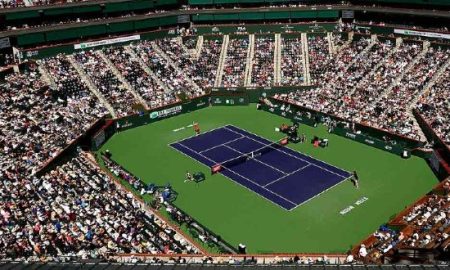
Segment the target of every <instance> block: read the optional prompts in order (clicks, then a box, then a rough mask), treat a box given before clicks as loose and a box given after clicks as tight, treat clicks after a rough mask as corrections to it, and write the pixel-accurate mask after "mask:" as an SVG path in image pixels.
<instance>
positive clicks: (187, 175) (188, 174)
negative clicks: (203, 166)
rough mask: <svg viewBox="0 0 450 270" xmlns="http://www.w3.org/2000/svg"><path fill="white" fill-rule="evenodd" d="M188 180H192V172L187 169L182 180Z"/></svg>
mask: <svg viewBox="0 0 450 270" xmlns="http://www.w3.org/2000/svg"><path fill="white" fill-rule="evenodd" d="M190 181H194V177H193V176H192V173H190V172H189V171H186V179H185V180H184V182H185V183H186V182H190Z"/></svg>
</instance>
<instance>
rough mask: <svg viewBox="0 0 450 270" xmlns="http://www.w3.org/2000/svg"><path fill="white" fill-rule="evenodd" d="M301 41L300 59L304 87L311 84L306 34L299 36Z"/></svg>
mask: <svg viewBox="0 0 450 270" xmlns="http://www.w3.org/2000/svg"><path fill="white" fill-rule="evenodd" d="M301 41H302V55H303V57H302V59H303V61H302V62H303V78H305V85H310V84H311V74H310V73H309V49H308V38H307V36H306V33H302V34H301Z"/></svg>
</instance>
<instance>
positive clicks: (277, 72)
mask: <svg viewBox="0 0 450 270" xmlns="http://www.w3.org/2000/svg"><path fill="white" fill-rule="evenodd" d="M273 65H274V67H273V72H274V84H275V85H279V84H280V82H281V34H279V33H278V34H275V51H274V54H273Z"/></svg>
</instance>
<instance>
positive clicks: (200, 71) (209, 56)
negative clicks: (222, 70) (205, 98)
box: [156, 38, 222, 89]
mask: <svg viewBox="0 0 450 270" xmlns="http://www.w3.org/2000/svg"><path fill="white" fill-rule="evenodd" d="M156 43H157V44H158V46H159V47H160V48H161V50H162V51H164V52H165V54H166V55H167V56H168V57H169V58H170V59H171V60H172V61H173V62H174V63H175V64H176V65H177V66H178V67H179V68H180V69H181V70H182V71H183V72H184V74H186V75H187V76H189V77H190V78H191V79H192V80H193V81H194V82H195V83H196V84H197V85H198V86H199V87H201V88H202V89H207V88H211V87H213V86H214V82H215V80H216V73H217V67H218V65H219V56H220V51H221V48H222V41H221V40H217V39H212V40H206V41H204V43H203V46H202V49H201V51H200V55H199V57H198V59H194V58H193V57H191V54H190V52H189V51H186V50H185V49H184V48H183V47H182V45H181V44H179V41H178V40H177V39H175V38H173V39H159V40H157V41H156ZM194 48H195V46H194ZM188 50H189V49H188Z"/></svg>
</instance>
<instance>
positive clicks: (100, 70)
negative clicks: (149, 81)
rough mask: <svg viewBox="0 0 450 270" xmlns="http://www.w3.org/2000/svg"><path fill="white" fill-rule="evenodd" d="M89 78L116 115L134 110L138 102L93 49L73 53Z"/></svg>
mask: <svg viewBox="0 0 450 270" xmlns="http://www.w3.org/2000/svg"><path fill="white" fill-rule="evenodd" d="M74 58H75V60H76V61H77V62H78V63H79V64H80V66H81V67H82V69H83V70H84V72H85V73H86V74H87V75H88V78H89V80H91V81H92V83H93V84H94V85H95V86H96V87H97V89H98V90H99V91H100V93H101V94H102V95H103V96H104V97H105V99H106V100H107V102H109V103H110V104H111V106H112V107H113V108H114V111H115V112H116V115H117V116H118V117H122V116H126V115H128V114H132V113H134V112H135V109H134V106H135V105H136V104H138V103H139V101H138V100H136V99H135V97H134V96H133V94H132V93H131V92H130V91H129V89H127V88H126V87H125V85H124V84H122V83H121V82H120V81H119V79H118V78H117V77H116V75H115V74H114V73H113V72H112V70H111V69H110V68H109V66H108V64H107V63H106V62H105V61H104V60H103V59H102V58H101V57H100V56H99V55H98V54H97V53H95V52H94V51H80V52H77V53H75V54H74Z"/></svg>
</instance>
